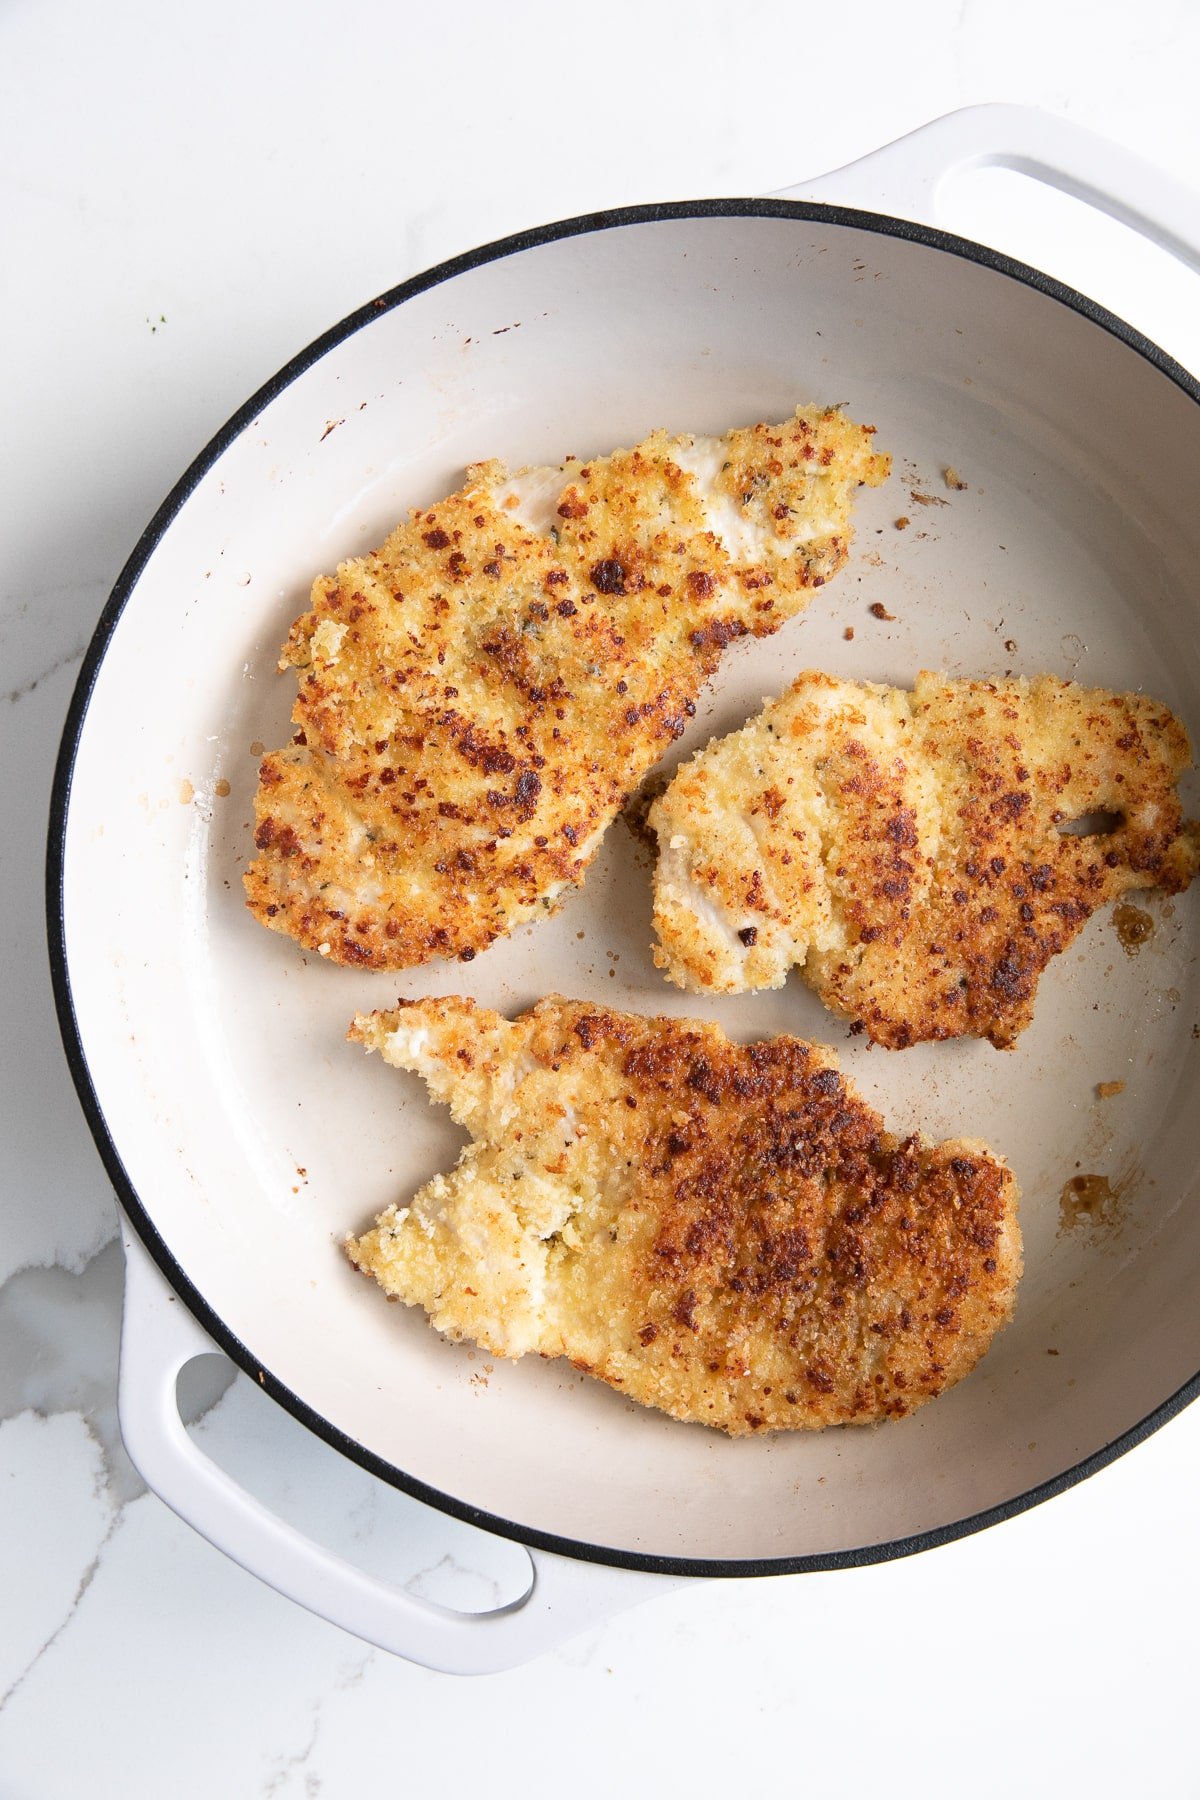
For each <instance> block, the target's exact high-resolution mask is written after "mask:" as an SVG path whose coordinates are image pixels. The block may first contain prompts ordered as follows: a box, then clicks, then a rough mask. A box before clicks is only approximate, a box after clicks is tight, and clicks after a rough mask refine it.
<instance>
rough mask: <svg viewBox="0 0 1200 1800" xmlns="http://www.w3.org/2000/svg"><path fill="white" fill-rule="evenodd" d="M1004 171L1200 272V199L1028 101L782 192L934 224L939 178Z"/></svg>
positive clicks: (952, 120) (968, 113)
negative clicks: (1128, 230) (1053, 191)
mask: <svg viewBox="0 0 1200 1800" xmlns="http://www.w3.org/2000/svg"><path fill="white" fill-rule="evenodd" d="M988 168H1001V169H1012V170H1015V171H1016V173H1017V174H1020V175H1029V176H1032V177H1033V179H1034V180H1035V181H1040V182H1043V183H1044V184H1045V185H1046V186H1048V187H1052V188H1058V189H1059V190H1060V191H1061V192H1062V193H1064V194H1070V195H1072V196H1073V197H1074V198H1075V199H1077V200H1082V201H1084V202H1085V204H1086V205H1088V206H1092V207H1095V208H1096V209H1097V210H1098V211H1099V212H1102V213H1106V214H1107V215H1108V217H1109V218H1110V219H1116V220H1117V221H1118V223H1120V224H1122V225H1128V226H1131V227H1132V229H1133V230H1134V231H1137V232H1140V233H1141V235H1142V236H1143V237H1146V238H1149V239H1150V241H1151V242H1152V243H1154V244H1157V245H1158V246H1159V248H1160V249H1163V250H1166V251H1168V252H1169V253H1170V254H1171V255H1172V256H1176V257H1178V258H1179V260H1180V262H1183V263H1186V264H1187V265H1188V266H1189V267H1190V268H1192V269H1195V270H1196V271H1197V272H1200V201H1198V200H1197V197H1196V194H1195V192H1194V191H1193V190H1192V189H1191V188H1189V187H1188V186H1186V185H1185V184H1184V183H1183V182H1181V181H1176V180H1175V179H1174V178H1173V177H1172V176H1170V175H1167V174H1165V173H1164V171H1163V170H1161V169H1157V168H1155V167H1154V165H1153V164H1152V163H1149V162H1146V161H1144V160H1143V158H1142V157H1140V156H1138V155H1136V154H1135V153H1134V152H1133V151H1132V150H1126V149H1123V148H1122V147H1121V146H1120V145H1119V144H1114V143H1110V142H1109V140H1108V139H1107V138H1104V137H1100V136H1099V135H1098V134H1097V133H1096V132H1094V131H1088V130H1086V129H1085V128H1084V127H1083V126H1082V125H1075V124H1072V123H1071V122H1070V121H1069V120H1067V119H1061V118H1057V117H1055V116H1054V115H1053V114H1050V113H1044V112H1038V111H1036V110H1035V109H1034V108H1033V107H1028V106H1005V105H999V104H993V105H988V106H966V107H963V108H962V110H961V111H960V112H952V113H947V114H945V116H944V117H943V118H940V119H934V120H932V121H931V123H930V124H928V125H922V126H921V127H920V128H919V130H917V131H911V132H909V134H908V135H907V137H902V138H897V139H896V140H895V142H894V143H891V144H885V145H884V146H883V148H882V149H880V150H873V151H872V152H871V154H870V155H869V156H863V157H860V158H859V160H858V161H857V162H852V163H847V164H846V166H845V167H844V168H841V169H834V170H831V172H830V173H829V174H828V175H821V176H819V177H817V178H816V179H814V180H812V181H802V182H800V183H798V184H797V185H796V186H795V187H789V188H784V189H783V190H782V191H781V192H780V193H779V194H777V195H776V196H775V197H776V198H777V199H781V200H820V201H824V202H828V203H831V204H835V205H840V206H854V207H861V208H863V209H865V210H868V211H871V212H880V213H891V214H893V215H894V216H897V217H899V218H903V219H915V220H918V221H920V222H921V223H923V224H927V225H935V224H937V223H938V218H939V204H938V202H939V195H940V190H941V188H942V187H943V185H944V184H945V182H946V181H947V180H948V179H949V178H950V177H951V176H955V175H961V174H964V173H965V172H966V171H967V170H970V169H988Z"/></svg>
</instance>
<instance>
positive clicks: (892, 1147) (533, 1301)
mask: <svg viewBox="0 0 1200 1800" xmlns="http://www.w3.org/2000/svg"><path fill="white" fill-rule="evenodd" d="M350 1035H351V1037H352V1038H354V1039H356V1040H357V1041H358V1042H360V1043H362V1044H365V1045H366V1046H367V1048H368V1049H373V1050H379V1051H380V1052H381V1053H382V1055H383V1057H384V1058H385V1060H386V1061H387V1062H389V1063H391V1064H392V1065H393V1066H394V1067H396V1068H400V1069H411V1070H415V1071H416V1072H417V1073H418V1074H420V1075H421V1076H422V1077H423V1078H424V1080H425V1081H426V1083H427V1084H428V1086H429V1090H430V1093H431V1095H432V1096H433V1098H434V1099H437V1100H441V1101H445V1102H447V1103H448V1104H449V1106H450V1109H451V1112H452V1113H453V1115H454V1117H455V1119H457V1120H458V1121H459V1123H460V1124H462V1125H465V1126H466V1127H467V1129H468V1130H469V1131H470V1132H471V1134H472V1137H473V1139H474V1141H473V1142H472V1143H471V1144H470V1145H469V1147H468V1148H467V1149H466V1150H464V1151H463V1154H462V1156H461V1158H460V1159H459V1162H458V1165H457V1167H456V1168H455V1169H454V1170H452V1171H451V1172H450V1173H449V1174H447V1175H438V1176H436V1177H435V1178H434V1179H433V1180H432V1181H431V1182H429V1183H428V1184H427V1185H426V1186H425V1187H423V1188H422V1189H421V1190H420V1192H419V1193H417V1194H416V1195H415V1196H414V1197H413V1198H412V1200H411V1201H409V1202H408V1203H406V1204H404V1205H400V1206H394V1207H391V1208H390V1209H389V1210H388V1211H387V1212H385V1213H384V1214H383V1215H382V1217H381V1218H380V1219H379V1221H378V1223H377V1224H376V1226H375V1228H374V1229H373V1230H371V1231H368V1232H366V1233H365V1234H364V1235H363V1236H362V1237H359V1238H356V1239H352V1240H350V1241H348V1243H347V1245H346V1249H347V1252H348V1254H349V1256H350V1258H351V1260H352V1261H353V1262H354V1263H355V1264H356V1265H357V1266H358V1267H359V1268H360V1269H362V1270H363V1271H364V1272H365V1273H367V1274H369V1275H372V1276H374V1278H375V1279H376V1280H377V1281H378V1282H379V1284H380V1286H381V1287H382V1288H383V1289H384V1290H385V1292H386V1293H387V1294H388V1295H389V1296H391V1297H393V1298H395V1299H399V1300H403V1301H405V1302H406V1303H407V1304H408V1305H410V1306H421V1307H424V1309H425V1310H426V1312H427V1313H428V1314H429V1316H430V1319H431V1320H432V1322H433V1324H434V1325H435V1326H436V1327H437V1329H438V1330H439V1331H442V1332H445V1333H446V1334H447V1335H448V1336H449V1337H451V1338H455V1339H464V1338H469V1339H473V1340H474V1342H475V1343H477V1344H479V1345H480V1346H482V1347H483V1348H484V1349H485V1350H487V1351H489V1352H490V1353H492V1354H494V1355H496V1356H505V1357H519V1356H523V1355H525V1354H527V1353H530V1352H536V1353H537V1354H539V1355H541V1356H545V1357H560V1356H561V1357H568V1358H569V1359H570V1360H571V1362H572V1363H573V1364H574V1365H575V1367H576V1368H579V1369H582V1370H583V1371H585V1372H586V1373H587V1374H589V1375H595V1376H598V1377H599V1378H600V1379H601V1380H602V1381H606V1382H609V1383H610V1384H611V1385H612V1386H613V1387H615V1388H617V1389H618V1390H619V1391H620V1392H621V1393H622V1394H624V1395H626V1396H628V1398H629V1399H631V1400H636V1401H638V1402H640V1403H641V1404H642V1405H644V1406H653V1407H658V1408H660V1409H661V1410H662V1411H664V1412H666V1413H669V1414H671V1415H672V1416H673V1417H674V1418H676V1419H683V1420H690V1421H694V1422H698V1423H700V1424H704V1425H711V1426H716V1427H718V1428H719V1429H721V1430H723V1431H726V1432H729V1433H731V1434H734V1435H739V1434H743V1433H746V1432H751V1431H778V1430H787V1429H793V1428H810V1429H811V1428H816V1427H820V1426H825V1425H837V1424H867V1423H870V1422H872V1421H874V1420H878V1419H885V1418H898V1417H901V1416H902V1415H904V1414H906V1413H909V1412H911V1411H913V1409H914V1408H915V1407H918V1406H920V1405H922V1404H923V1403H924V1402H925V1401H926V1400H928V1399H931V1398H932V1397H933V1396H934V1395H936V1394H939V1393H941V1392H942V1391H943V1390H944V1389H946V1388H948V1387H950V1386H951V1385H952V1384H953V1383H954V1382H956V1381H958V1380H960V1379H961V1378H962V1377H963V1376H964V1375H966V1374H967V1373H968V1371H969V1370H970V1369H971V1368H973V1366H974V1365H975V1363H976V1362H977V1361H978V1359H979V1358H980V1357H981V1356H982V1355H983V1353H984V1351H985V1350H986V1349H987V1347H988V1345H989V1343H990V1342H991V1340H992V1338H993V1336H994V1334H995V1333H996V1331H997V1330H998V1329H999V1328H1000V1326H1002V1325H1003V1324H1004V1322H1005V1321H1006V1320H1007V1318H1008V1317H1009V1315H1010V1312H1011V1310H1012V1304H1013V1298H1014V1293H1015V1289H1016V1284H1017V1281H1018V1279H1019V1276H1020V1273H1021V1240H1020V1232H1019V1229H1018V1225H1017V1188H1016V1183H1015V1181H1014V1178H1013V1176H1012V1173H1011V1171H1010V1170H1009V1169H1008V1168H1007V1166H1006V1165H1005V1164H1004V1163H1003V1161H1002V1160H1001V1159H1000V1158H999V1157H997V1156H996V1155H995V1154H994V1153H993V1152H992V1151H991V1150H989V1149H988V1148H987V1146H986V1145H984V1144H982V1143H978V1142H973V1141H970V1140H966V1139H962V1140H956V1141H954V1142H949V1143H943V1144H938V1145H934V1146H930V1145H927V1144H924V1143H922V1142H921V1141H920V1140H919V1139H917V1138H907V1139H904V1140H900V1139H898V1138H896V1137H894V1136H891V1135H889V1134H888V1133H887V1132H886V1131H885V1130H884V1129H883V1125H882V1121H881V1120H880V1119H879V1117H878V1115H877V1114H876V1113H874V1112H873V1111H872V1110H871V1109H870V1108H869V1107H868V1106H866V1105H865V1104H864V1103H863V1101H862V1100H861V1099H860V1098H859V1097H858V1096H857V1095H856V1094H855V1093H854V1091H853V1089H852V1088H851V1087H850V1086H849V1085H848V1084H847V1082H846V1081H845V1080H844V1078H843V1077H842V1075H841V1074H840V1073H839V1072H838V1069H837V1066H836V1062H835V1060H834V1058H833V1056H832V1054H831V1053H830V1052H829V1051H828V1050H825V1049H822V1048H820V1047H818V1046H816V1045H812V1044H806V1043H802V1042H801V1041H800V1040H799V1039H797V1038H790V1037H781V1038H776V1039H775V1040H773V1041H771V1042H767V1043H758V1044H748V1045H739V1044H734V1043H731V1042H730V1041H729V1039H728V1038H726V1036H725V1035H724V1033H723V1032H722V1031H721V1030H719V1028H718V1027H717V1026H715V1025H708V1024H700V1023H696V1022H692V1021H688V1020H676V1019H661V1018H660V1019H656V1018H637V1017H633V1016H631V1015H629V1014H624V1013H618V1012H610V1011H607V1010H605V1009H604V1008H598V1007H594V1006H588V1005H585V1004H583V1003H582V1002H577V1001H569V1000H562V999H558V998H554V997H552V998H550V999H547V1000H544V1001H542V1002H541V1003H540V1004H539V1005H538V1006H536V1007H534V1008H533V1010H532V1011H530V1012H527V1013H524V1014H523V1015H522V1016H521V1017H520V1018H518V1019H516V1020H514V1021H513V1022H512V1023H511V1024H510V1023H509V1022H508V1021H506V1020H505V1019H503V1018H501V1017H500V1016H499V1015H498V1014H497V1013H494V1012H489V1011H485V1010H484V1009H482V1008H480V1007H477V1006H476V1005H475V1004H474V1003H473V1002H472V1001H470V1000H466V999H442V1000H423V1001H413V1002H409V1003H407V1004H405V1003H403V1002H402V1003H400V1004H399V1005H398V1006H397V1007H396V1009H395V1010H394V1011H392V1012H386V1013H372V1014H369V1015H364V1016H360V1017H359V1018H358V1019H356V1020H355V1023H354V1025H353V1027H352V1029H351V1033H350Z"/></svg>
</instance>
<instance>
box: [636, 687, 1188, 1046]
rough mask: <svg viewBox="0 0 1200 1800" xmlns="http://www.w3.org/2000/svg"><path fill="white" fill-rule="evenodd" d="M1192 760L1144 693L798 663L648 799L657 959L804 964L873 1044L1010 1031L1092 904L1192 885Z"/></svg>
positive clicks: (727, 979)
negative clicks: (893, 680) (777, 693)
mask: <svg viewBox="0 0 1200 1800" xmlns="http://www.w3.org/2000/svg"><path fill="white" fill-rule="evenodd" d="M1190 760H1191V747H1190V744H1189V742H1188V737H1187V733H1186V732H1185V730H1184V728H1183V726H1182V725H1181V724H1180V723H1179V721H1178V720H1177V719H1176V718H1175V717H1174V716H1173V715H1172V714H1171V713H1170V712H1169V711H1168V709H1167V708H1166V707H1165V706H1163V705H1162V704H1161V703H1160V702H1159V701H1156V700H1152V699H1150V698H1148V697H1147V696H1145V695H1142V694H1114V693H1109V692H1107V691H1105V690H1104V689H1100V688H1082V687H1076V686H1075V685H1074V684H1072V683H1071V682H1068V681H1059V680H1057V679H1055V678H1054V677H1052V676H1049V675H1044V676H1041V677H1040V678H1039V679H1038V680H1036V681H1032V682H1029V681H1022V680H1006V681H951V680H949V679H948V678H947V677H945V676H944V675H932V674H922V675H921V676H920V677H919V678H918V680H917V683H916V687H915V689H914V690H913V692H912V693H908V692H906V691H905V690H904V689H901V688H889V687H876V686H874V685H872V684H870V683H861V684H860V683H855V682H849V681H837V680H834V679H833V678H832V677H831V676H828V675H822V674H817V673H812V672H809V673H806V674H803V675H801V676H800V677H799V679H798V680H797V681H796V682H795V683H794V684H793V685H792V687H791V688H790V689H789V690H788V692H787V693H786V694H785V695H784V696H783V698H782V699H780V700H777V701H776V702H775V703H774V704H773V705H770V706H768V707H767V708H766V709H765V711H763V712H761V713H760V714H759V715H758V717H757V718H755V719H754V720H752V721H751V723H750V724H748V725H747V726H745V728H744V729H743V730H741V731H737V732H734V733H733V734H732V735H731V736H729V737H726V738H723V739H721V740H719V741H715V742H713V743H712V744H710V745H709V746H708V748H707V749H706V750H703V751H702V752H701V753H700V754H699V755H698V756H696V757H693V758H692V760H691V761H690V762H688V763H685V764H684V765H683V767H682V768H681V769H680V770H679V771H678V773H677V774H676V776H675V779H674V780H673V781H672V783H671V785H670V787H669V788H668V789H667V790H666V792H665V793H664V794H663V795H662V796H661V797H660V798H659V799H658V801H657V802H656V803H655V805H654V806H653V807H652V808H651V810H650V814H649V824H650V825H651V826H652V827H653V829H654V831H655V832H656V834H657V838H658V845H659V861H658V865H657V869H656V874H655V909H654V923H655V928H656V931H657V933H658V938H659V947H658V948H656V950H655V952H654V956H655V961H656V962H657V963H658V965H659V967H660V968H662V969H664V970H665V971H666V973H667V976H668V978H669V979H670V980H672V981H674V982H675V983H676V984H677V985H678V986H680V987H683V988H686V989H688V990H689V991H691V992H701V991H709V990H712V991H716V992H720V993H743V992H746V991H748V990H750V989H755V988H771V987H780V986H782V984H783V982H784V980H785V979H786V977H787V973H788V971H789V969H791V968H792V967H797V968H799V969H800V970H801V971H802V973H803V975H804V978H805V980H806V981H808V982H809V983H810V984H811V985H812V986H813V987H814V988H815V989H816V990H817V992H818V993H819V994H820V996H821V998H822V999H823V1000H824V1002H825V1004H826V1005H827V1006H829V1007H831V1008H832V1009H833V1010H834V1011H835V1012H838V1013H840V1014H842V1016H843V1017H845V1018H849V1019H852V1020H854V1021H856V1022H857V1023H858V1024H860V1025H862V1026H864V1027H865V1028H866V1030H867V1032H868V1033H869V1035H870V1037H871V1038H872V1040H873V1041H874V1042H875V1043H878V1044H886V1045H888V1046H889V1047H890V1048H892V1049H900V1048H903V1047H904V1046H905V1045H907V1044H914V1043H917V1042H919V1041H921V1040H922V1039H929V1038H951V1037H962V1036H978V1037H986V1038H988V1039H990V1041H991V1042H992V1043H993V1044H995V1045H996V1046H997V1047H999V1048H1001V1049H1007V1048H1009V1047H1010V1046H1011V1045H1012V1043H1013V1042H1014V1040H1015V1039H1016V1037H1017V1036H1018V1034H1019V1033H1020V1032H1021V1031H1023V1030H1024V1028H1025V1026H1026V1025H1028V1023H1029V1021H1030V1019H1031V1017H1032V1015H1033V1003H1034V995H1035V992H1036V989H1037V983H1038V979H1039V977H1040V975H1041V973H1042V970H1043V969H1044V968H1045V967H1046V964H1047V963H1048V962H1049V961H1050V958H1051V957H1052V956H1055V955H1057V954H1058V953H1059V952H1060V951H1062V950H1065V949H1066V947H1067V945H1068V944H1069V943H1070V942H1071V940H1072V939H1073V938H1074V937H1075V935H1076V934H1077V932H1079V931H1080V930H1081V928H1082V927H1083V925H1084V924H1085V923H1086V921H1087V920H1088V918H1089V917H1090V916H1091V914H1092V913H1093V912H1095V911H1096V909H1097V908H1098V907H1100V906H1103V905H1105V904H1106V903H1107V902H1108V901H1111V900H1114V899H1116V898H1117V897H1118V896H1120V895H1121V894H1123V893H1126V892H1127V891H1128V890H1130V889H1134V888H1150V887H1159V888H1164V889H1166V890H1167V891H1168V892H1172V893H1175V892H1178V891H1179V890H1181V889H1182V888H1185V887H1186V886H1187V885H1188V883H1189V882H1190V881H1191V879H1192V877H1193V875H1194V874H1195V872H1196V868H1197V862H1198V860H1200V827H1198V826H1196V825H1194V824H1188V823H1185V822H1184V819H1183V815H1182V811H1181V808H1180V803H1179V797H1178V794H1177V792H1176V787H1175V784H1176V781H1177V780H1178V778H1179V775H1180V774H1181V772H1182V771H1183V770H1184V769H1185V768H1187V767H1188V765H1189V763H1190ZM1072 827H1074V828H1075V829H1072Z"/></svg>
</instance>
